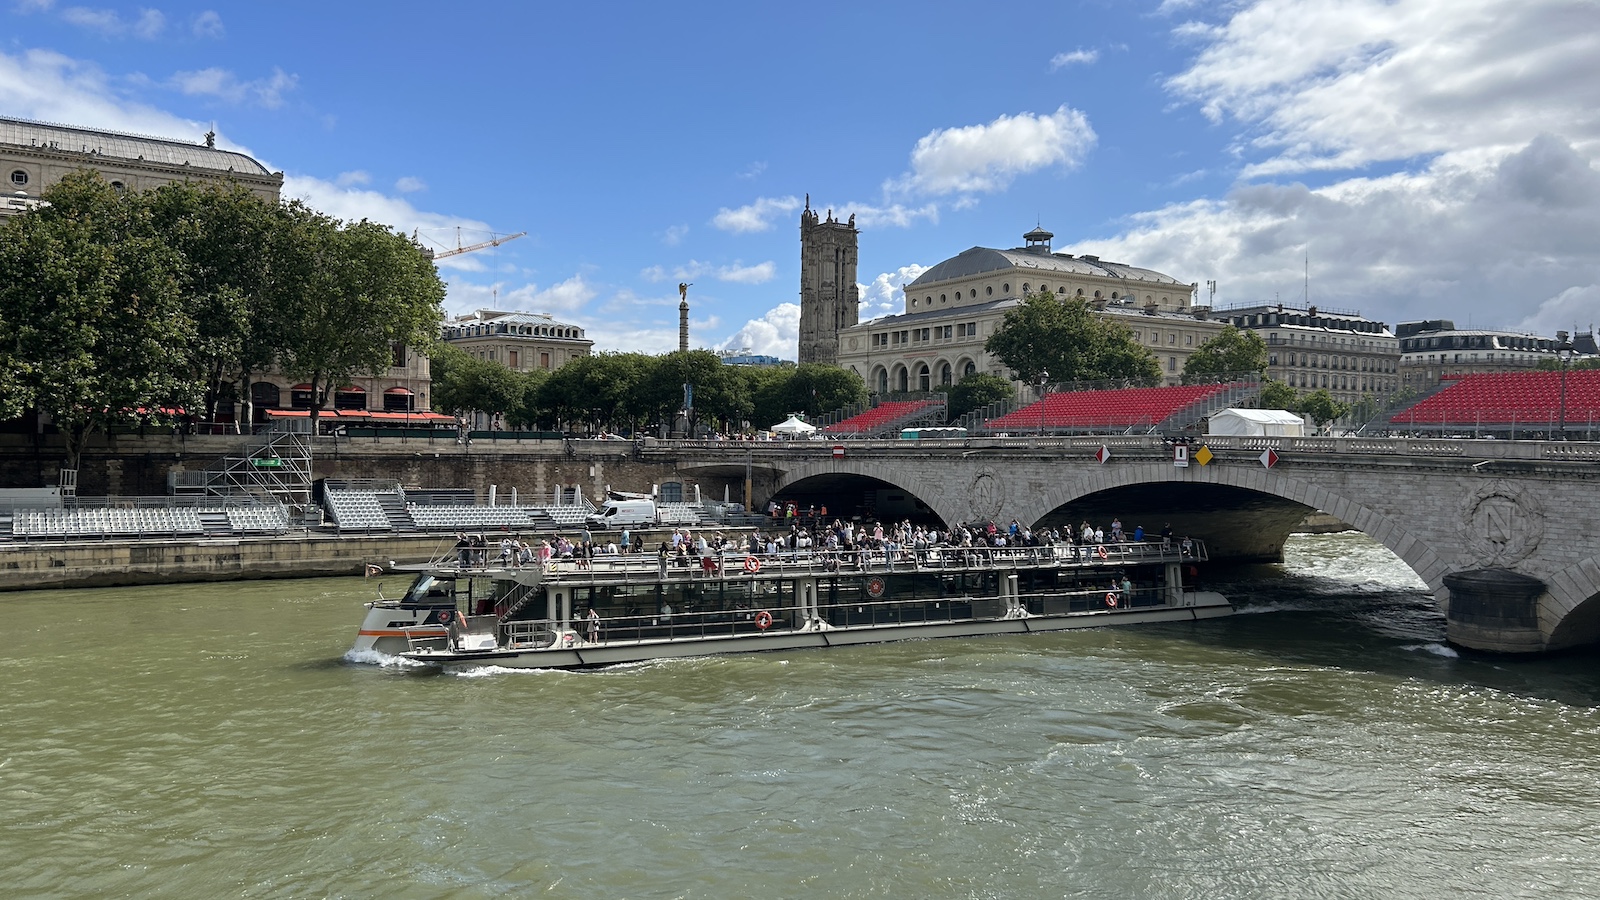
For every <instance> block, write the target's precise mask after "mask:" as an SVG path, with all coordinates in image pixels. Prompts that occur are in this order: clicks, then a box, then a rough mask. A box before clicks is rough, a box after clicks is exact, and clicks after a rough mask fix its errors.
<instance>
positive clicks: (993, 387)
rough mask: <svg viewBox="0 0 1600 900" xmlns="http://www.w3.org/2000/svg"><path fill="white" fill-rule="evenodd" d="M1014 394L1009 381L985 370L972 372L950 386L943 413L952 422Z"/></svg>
mask: <svg viewBox="0 0 1600 900" xmlns="http://www.w3.org/2000/svg"><path fill="white" fill-rule="evenodd" d="M1014 394H1015V389H1014V388H1013V387H1012V384H1011V382H1009V381H1007V380H1005V379H1004V378H1001V377H1000V376H998V375H990V374H989V373H987V372H973V373H972V374H971V375H968V376H967V377H965V378H963V379H961V381H960V383H959V384H956V385H955V386H954V387H951V388H950V391H949V401H948V404H949V405H948V407H947V409H946V410H945V415H946V416H947V418H948V421H951V422H954V421H955V420H956V419H959V418H960V417H962V416H964V415H966V414H967V413H969V412H972V411H973V410H975V409H978V408H980V407H984V406H988V405H989V404H991V403H994V402H996V401H998V400H1005V399H1007V398H1009V397H1011V396H1013V395H1014Z"/></svg>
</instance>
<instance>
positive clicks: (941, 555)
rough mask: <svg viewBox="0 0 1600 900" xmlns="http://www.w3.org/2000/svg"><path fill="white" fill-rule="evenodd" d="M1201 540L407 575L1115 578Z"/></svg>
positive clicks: (639, 560) (436, 568) (624, 580)
mask: <svg viewBox="0 0 1600 900" xmlns="http://www.w3.org/2000/svg"><path fill="white" fill-rule="evenodd" d="M1207 559H1208V557H1207V555H1206V548H1205V544H1204V542H1202V541H1196V540H1186V541H1183V542H1179V541H1170V542H1162V541H1145V542H1142V543H1132V542H1125V543H1107V544H1103V545H1095V546H1084V545H1073V544H1054V545H1046V546H1041V547H952V546H938V547H929V548H927V549H911V548H900V549H887V550H858V551H843V550H827V549H823V550H793V551H783V552H779V553H767V554H761V555H749V556H747V555H744V554H741V553H715V552H713V553H710V554H707V555H704V556H701V555H695V554H691V555H668V556H661V555H659V554H655V553H634V554H627V553H625V554H601V555H598V556H594V557H591V558H588V559H572V558H552V559H550V560H548V561H546V562H544V563H539V562H532V563H528V564H526V565H520V566H519V565H510V564H505V563H502V562H501V561H500V560H498V559H495V558H493V557H491V558H490V559H488V561H487V562H486V563H485V564H472V563H467V564H463V563H462V562H461V561H460V559H459V558H458V557H456V556H455V555H453V554H452V555H451V556H449V557H446V558H443V559H439V560H436V561H435V562H433V563H431V564H429V565H426V566H421V567H404V568H415V569H420V570H422V571H427V572H429V573H432V574H433V575H435V576H439V577H447V578H449V577H454V578H465V577H479V578H482V577H488V578H492V579H496V580H505V581H515V582H518V583H521V584H536V583H542V582H559V583H570V584H580V585H581V584H598V585H605V584H636V583H640V582H668V581H689V580H694V581H699V580H704V579H737V578H745V579H748V578H761V579H772V578H800V577H819V576H831V575H841V574H842V575H889V574H896V573H902V574H903V573H913V572H939V571H950V572H982V571H998V572H1012V571H1018V570H1022V569H1057V570H1067V571H1073V570H1081V571H1084V572H1085V573H1090V572H1097V571H1107V570H1111V571H1115V570H1117V569H1122V568H1129V567H1133V566H1151V565H1164V564H1167V563H1195V562H1205V561H1207Z"/></svg>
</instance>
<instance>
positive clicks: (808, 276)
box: [799, 194, 861, 365]
mask: <svg viewBox="0 0 1600 900" xmlns="http://www.w3.org/2000/svg"><path fill="white" fill-rule="evenodd" d="M859 234H860V233H859V232H857V231H856V217H855V216H853V215H852V216H851V217H850V221H848V222H836V221H834V218H833V211H832V210H829V211H828V217H827V219H825V220H819V219H818V217H817V214H816V213H815V212H814V211H813V210H812V209H811V195H810V194H807V195H806V208H805V211H804V212H802V213H801V214H800V356H799V359H800V362H801V363H827V364H828V365H837V364H838V362H839V330H840V329H842V328H848V327H850V326H851V325H855V324H856V323H857V322H858V321H860V316H861V311H860V300H861V292H860V291H859V290H857V289H856V238H857V237H858V235H859Z"/></svg>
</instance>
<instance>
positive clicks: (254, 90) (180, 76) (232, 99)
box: [171, 67, 300, 109]
mask: <svg viewBox="0 0 1600 900" xmlns="http://www.w3.org/2000/svg"><path fill="white" fill-rule="evenodd" d="M299 80H300V79H299V76H297V75H290V74H288V73H286V72H284V71H283V70H282V69H279V68H276V67H275V68H273V70H272V74H271V75H270V76H268V77H266V78H257V79H253V80H250V81H241V80H240V79H239V77H238V76H237V75H234V74H233V73H232V72H229V71H228V70H227V69H219V68H210V69H200V70H198V71H194V72H175V73H173V75H172V78H171V84H172V86H173V87H175V88H177V89H178V90H179V91H181V92H182V93H184V94H187V95H189V96H191V97H216V98H217V99H219V100H223V101H226V102H228V103H247V102H254V103H257V104H259V105H261V106H264V107H266V108H268V109H276V108H278V107H280V106H282V105H283V95H284V93H285V92H286V91H291V90H293V89H294V87H295V85H296V84H297V83H298V82H299Z"/></svg>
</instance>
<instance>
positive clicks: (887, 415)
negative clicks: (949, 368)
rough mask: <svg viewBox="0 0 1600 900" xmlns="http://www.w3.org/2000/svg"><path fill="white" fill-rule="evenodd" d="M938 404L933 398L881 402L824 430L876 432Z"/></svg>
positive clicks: (854, 433) (835, 431)
mask: <svg viewBox="0 0 1600 900" xmlns="http://www.w3.org/2000/svg"><path fill="white" fill-rule="evenodd" d="M936 405H938V404H937V401H933V400H892V401H889V402H886V403H880V404H878V405H877V406H874V407H873V408H871V409H869V410H867V411H865V412H861V413H857V414H856V415H853V416H851V417H850V418H848V419H841V420H840V421H838V422H835V423H833V424H832V425H828V426H825V427H824V428H823V429H822V430H823V431H824V432H826V433H828V434H836V435H841V436H843V435H863V434H874V433H876V432H880V431H887V430H888V429H889V428H891V427H893V426H894V425H895V424H896V423H898V422H902V421H905V420H906V419H909V418H912V417H913V416H915V415H916V414H917V413H920V412H922V411H924V410H926V409H928V408H929V407H931V406H936Z"/></svg>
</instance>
